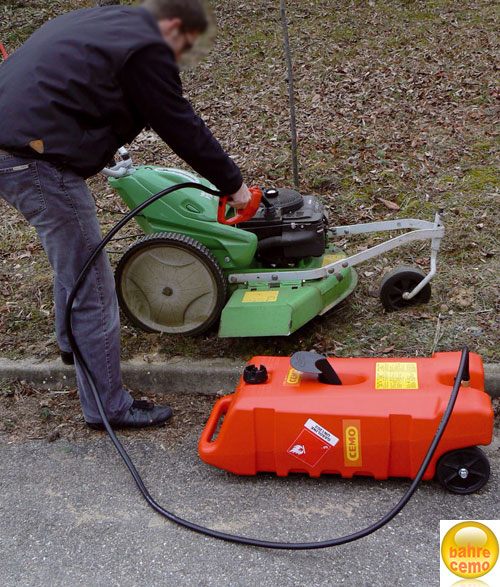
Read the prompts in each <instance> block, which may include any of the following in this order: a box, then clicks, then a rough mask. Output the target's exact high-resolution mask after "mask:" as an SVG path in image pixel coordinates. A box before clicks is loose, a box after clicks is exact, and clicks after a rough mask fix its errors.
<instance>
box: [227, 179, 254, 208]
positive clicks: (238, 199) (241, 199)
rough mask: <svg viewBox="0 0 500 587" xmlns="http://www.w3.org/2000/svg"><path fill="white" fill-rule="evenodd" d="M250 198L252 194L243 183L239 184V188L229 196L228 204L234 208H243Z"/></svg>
mask: <svg viewBox="0 0 500 587" xmlns="http://www.w3.org/2000/svg"><path fill="white" fill-rule="evenodd" d="M251 198H252V194H251V193H250V190H249V189H248V187H247V185H246V184H245V183H243V184H241V187H240V189H239V190H238V191H237V192H235V193H234V194H231V195H230V196H229V200H228V202H227V203H228V204H229V205H230V206H232V207H233V208H236V210H243V208H246V207H247V205H248V202H250V200H251Z"/></svg>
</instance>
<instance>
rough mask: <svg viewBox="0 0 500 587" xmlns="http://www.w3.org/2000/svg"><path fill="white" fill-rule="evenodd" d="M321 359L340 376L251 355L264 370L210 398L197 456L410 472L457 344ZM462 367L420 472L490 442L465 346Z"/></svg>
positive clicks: (380, 474)
mask: <svg viewBox="0 0 500 587" xmlns="http://www.w3.org/2000/svg"><path fill="white" fill-rule="evenodd" d="M327 361H328V363H329V365H330V366H333V368H334V370H335V372H336V373H337V375H338V377H339V379H340V382H341V385H330V384H326V383H321V382H320V381H318V375H317V374H315V373H305V372H301V371H299V370H296V369H294V368H293V367H292V366H291V363H290V358H286V357H254V358H253V359H251V361H250V362H249V365H256V366H257V367H259V366H260V365H263V366H264V367H265V368H266V369H265V370H266V371H267V380H265V381H262V382H258V381H257V382H255V381H254V382H252V383H247V382H246V381H245V379H244V378H243V376H242V378H241V380H240V382H239V384H238V387H237V390H236V392H235V393H234V394H233V395H229V396H226V397H223V398H222V399H220V400H219V401H218V402H217V404H216V405H215V407H214V409H213V411H212V413H211V415H210V418H209V420H208V422H207V425H206V427H205V430H204V431H203V434H202V436H201V438H200V442H199V454H200V457H201V458H202V459H203V460H204V461H205V462H206V463H209V464H211V465H215V466H216V467H220V468H222V469H225V470H227V471H231V472H232V473H237V474H239V475H255V474H256V473H257V472H259V471H274V472H276V473H277V474H278V475H280V476H285V475H288V474H289V473H292V472H305V473H308V474H309V475H310V476H311V477H318V476H319V475H321V474H323V473H334V474H339V475H342V476H343V477H352V476H353V475H369V476H372V477H375V478H376V479H386V478H387V477H411V478H414V477H415V475H416V473H417V471H418V469H419V466H420V465H421V462H422V460H423V458H424V456H425V454H426V452H427V450H428V448H429V445H430V443H431V442H432V439H433V438H434V434H435V432H436V429H437V427H438V425H439V422H440V420H441V418H442V416H443V413H444V410H445V409H446V406H447V403H448V400H449V397H450V393H451V391H452V387H453V383H454V377H455V374H456V372H457V369H458V365H459V362H460V353H455V352H453V353H436V354H435V355H434V356H433V357H432V358H423V359H420V358H417V359H389V358H383V359H369V358H361V359H358V358H355V359H354V358H353V359H343V358H335V359H327ZM469 371H470V385H469V386H468V387H465V386H462V387H461V389H460V392H459V394H458V398H457V401H456V404H455V408H454V410H453V413H452V415H451V418H450V421H449V423H448V426H447V428H446V431H445V433H444V436H443V437H442V439H441V441H440V443H439V445H438V447H437V450H436V452H435V454H434V457H433V459H432V461H431V462H430V464H429V466H428V468H427V471H426V473H425V475H424V479H430V478H432V477H433V476H434V471H435V467H436V462H437V460H438V459H439V457H440V456H441V455H443V454H444V453H446V452H448V451H450V450H453V449H458V448H464V447H470V446H474V445H476V444H480V445H487V444H489V443H490V442H491V439H492V433H493V410H492V406H491V400H490V397H489V396H488V394H486V393H485V392H484V371H483V365H482V360H481V358H480V357H479V356H478V355H475V354H472V353H471V354H470V367H469ZM247 379H248V378H247ZM223 417H224V418H223ZM222 419H223V420H222ZM221 420H222V424H220V421H221ZM219 424H220V426H219ZM217 429H218V434H217V436H216V437H215V433H216V431H217ZM214 437H215V438H214Z"/></svg>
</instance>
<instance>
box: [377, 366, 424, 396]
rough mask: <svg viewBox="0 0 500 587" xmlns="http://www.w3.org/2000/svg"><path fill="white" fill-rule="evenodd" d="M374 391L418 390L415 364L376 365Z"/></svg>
mask: <svg viewBox="0 0 500 587" xmlns="http://www.w3.org/2000/svg"><path fill="white" fill-rule="evenodd" d="M375 389H418V371H417V363H391V362H386V363H377V368H376V372H375Z"/></svg>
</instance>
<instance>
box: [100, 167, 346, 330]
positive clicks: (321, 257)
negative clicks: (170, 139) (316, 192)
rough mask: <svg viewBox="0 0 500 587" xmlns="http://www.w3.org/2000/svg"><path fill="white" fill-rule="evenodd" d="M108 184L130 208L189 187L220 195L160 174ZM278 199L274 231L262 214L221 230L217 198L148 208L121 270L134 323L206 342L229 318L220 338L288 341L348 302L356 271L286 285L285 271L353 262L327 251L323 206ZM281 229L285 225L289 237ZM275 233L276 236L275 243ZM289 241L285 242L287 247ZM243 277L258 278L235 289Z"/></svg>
mask: <svg viewBox="0 0 500 587" xmlns="http://www.w3.org/2000/svg"><path fill="white" fill-rule="evenodd" d="M108 179H109V183H110V185H111V186H112V187H113V188H114V189H115V190H116V191H117V192H118V194H119V195H120V196H121V198H122V199H123V201H124V202H125V203H126V204H127V206H128V207H129V208H130V209H134V208H136V207H137V206H138V205H139V204H141V203H143V202H144V201H145V200H147V199H148V198H149V197H151V196H152V195H154V194H156V193H158V192H160V191H161V190H164V189H165V188H168V187H170V186H173V185H177V184H180V183H185V182H197V183H199V184H200V185H204V186H207V187H211V188H213V186H212V185H211V184H210V183H209V182H208V181H206V180H205V179H202V178H199V177H197V176H196V175H194V174H192V173H189V172H186V171H183V170H178V169H170V168H162V167H152V166H141V167H135V168H131V171H130V172H129V173H127V174H126V175H124V176H123V177H109V176H108ZM213 189H215V188H213ZM278 191H279V190H274V191H273V190H268V193H270V196H274V200H275V202H277V208H278V212H277V213H276V218H275V219H274V220H272V221H271V222H269V221H267V220H266V219H265V214H266V212H265V210H264V208H263V209H262V210H261V209H259V211H258V212H257V215H256V217H255V218H256V220H255V221H252V222H249V223H244V224H241V225H237V226H228V225H225V224H221V223H219V222H218V221H217V210H218V203H219V202H218V198H217V197H215V196H211V195H209V194H207V193H205V192H203V191H201V190H198V189H193V188H187V189H181V190H179V191H177V192H174V193H172V194H170V195H168V196H165V197H164V198H162V199H161V200H158V201H156V202H155V203H153V204H152V205H150V206H149V207H147V208H146V209H145V210H144V211H143V212H142V213H141V214H140V215H138V216H137V217H136V221H137V223H138V224H139V226H140V227H141V228H142V230H143V231H144V233H145V235H146V236H145V238H144V239H140V241H139V242H137V243H135V244H133V245H132V246H131V247H130V249H129V250H128V251H127V253H126V254H125V255H124V256H123V257H122V259H121V260H120V262H119V265H118V267H117V271H116V281H117V293H118V298H119V301H120V305H121V307H122V309H123V311H124V312H125V314H126V315H127V316H128V317H129V318H130V319H131V320H132V321H133V322H134V323H135V324H136V325H137V326H139V327H141V328H143V329H144V330H146V331H150V332H166V333H181V334H197V333H201V332H203V331H205V330H207V329H208V328H210V327H212V326H213V324H214V323H216V322H217V321H218V320H219V319H220V327H219V336H221V337H247V336H283V335H289V334H291V333H292V332H294V331H296V330H297V329H298V328H300V327H301V326H303V325H304V324H306V323H307V322H309V321H310V320H311V319H313V318H314V317H315V316H317V315H320V314H323V313H325V312H327V311H328V310H329V309H330V308H332V307H333V306H335V305H337V304H338V303H340V302H341V301H342V300H343V299H345V298H346V297H347V296H348V295H349V294H350V293H352V291H353V290H354V288H355V287H356V283H357V276H356V272H355V271H354V269H353V268H352V267H346V268H340V269H339V270H337V271H335V272H332V273H331V274H329V275H326V276H323V277H320V278H317V279H308V280H303V279H301V278H300V275H299V277H298V278H297V276H296V275H294V276H293V279H280V277H279V276H280V275H281V273H282V272H286V271H290V270H291V269H293V271H295V272H303V271H309V270H317V269H319V268H321V267H324V266H326V265H328V264H331V263H332V262H334V261H338V260H341V259H344V258H346V257H347V255H346V253H344V252H343V251H342V250H341V249H339V248H337V247H335V246H332V245H328V243H327V236H326V235H327V226H326V221H327V218H326V214H325V213H324V210H323V206H322V204H321V203H320V202H319V200H317V199H316V198H314V197H312V196H309V197H308V198H309V199H308V198H302V196H300V195H299V194H297V192H293V191H292V190H280V192H283V193H280V194H277V193H274V192H278ZM285 192H286V193H285ZM299 198H300V200H299ZM282 199H284V200H286V202H285V204H283V202H281V203H280V202H279V201H280V200H282ZM270 200H271V198H270ZM302 200H305V201H306V205H305V206H303V205H302V204H301V201H302ZM288 204H290V205H289V206H288V208H286V206H287V205H288ZM280 206H281V207H280ZM301 206H302V207H301ZM308 206H309V208H308ZM297 208H299V209H297ZM287 210H290V211H289V212H287ZM304 210H305V211H304ZM308 210H310V211H308ZM228 212H229V209H228ZM295 219H296V220H297V222H295ZM311 221H312V222H313V224H310V222H311ZM280 222H281V223H283V224H286V226H287V231H286V234H285V230H284V231H283V234H282V233H281V229H280V228H279V225H280ZM247 225H248V226H247ZM264 225H265V226H266V227H267V228H265V231H266V233H265V234H264V238H261V237H262V235H261V234H260V232H259V231H260V230H261V228H260V227H261V226H264ZM270 225H272V228H271V229H270V228H269V226H270ZM270 230H271V232H272V231H274V232H273V233H272V234H274V235H275V236H271V237H269V234H271V232H269V231H270ZM277 230H278V232H279V235H280V236H276V234H278V233H277V232H276V231H277ZM313 232H314V234H313ZM294 239H295V241H296V244H294V243H295V241H294ZM281 241H283V242H285V241H286V246H285V247H284V248H283V247H282V246H281ZM308 242H309V244H308ZM261 245H262V248H261V250H259V247H261ZM308 252H309V253H312V254H308ZM304 253H305V254H304ZM315 253H316V254H315ZM318 253H319V254H318ZM235 273H237V274H239V275H241V274H249V279H248V281H245V282H241V278H240V281H239V282H237V283H233V281H234V279H233V280H232V278H231V276H232V275H233V274H235ZM266 274H270V275H269V277H267V276H266ZM256 276H257V277H256ZM262 276H263V277H262ZM262 279H264V281H262ZM267 279H269V281H267Z"/></svg>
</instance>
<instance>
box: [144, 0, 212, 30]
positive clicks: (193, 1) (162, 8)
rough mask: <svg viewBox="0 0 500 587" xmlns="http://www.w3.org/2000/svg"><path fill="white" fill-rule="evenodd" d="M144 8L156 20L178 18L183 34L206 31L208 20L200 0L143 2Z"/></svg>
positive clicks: (149, 0) (147, 0) (155, 0)
mask: <svg viewBox="0 0 500 587" xmlns="http://www.w3.org/2000/svg"><path fill="white" fill-rule="evenodd" d="M144 6H145V7H146V8H148V9H149V10H150V11H151V12H152V13H153V15H154V16H155V17H156V20H163V19H164V18H168V19H173V18H180V19H181V30H182V31H183V32H186V31H187V32H193V31H199V32H200V33H204V32H205V31H206V30H207V27H208V18H207V15H206V13H205V10H204V8H203V6H202V4H201V2H200V0H145V2H144Z"/></svg>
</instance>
